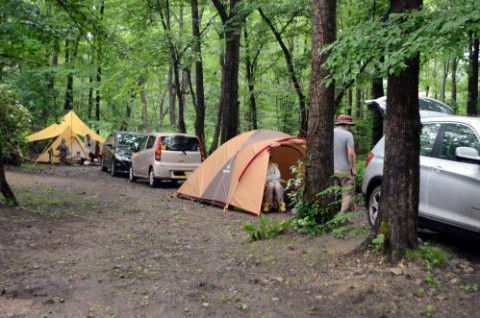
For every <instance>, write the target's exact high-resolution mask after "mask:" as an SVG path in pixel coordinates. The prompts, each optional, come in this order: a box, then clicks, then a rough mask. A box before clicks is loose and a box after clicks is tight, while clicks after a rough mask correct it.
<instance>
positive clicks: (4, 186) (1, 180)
mask: <svg viewBox="0 0 480 318" xmlns="http://www.w3.org/2000/svg"><path fill="white" fill-rule="evenodd" d="M0 192H2V194H3V196H4V197H5V200H6V202H7V205H14V206H17V205H18V201H17V198H15V194H14V193H13V191H12V189H11V188H10V185H9V184H8V182H7V178H6V177H5V167H4V166H3V152H2V147H0Z"/></svg>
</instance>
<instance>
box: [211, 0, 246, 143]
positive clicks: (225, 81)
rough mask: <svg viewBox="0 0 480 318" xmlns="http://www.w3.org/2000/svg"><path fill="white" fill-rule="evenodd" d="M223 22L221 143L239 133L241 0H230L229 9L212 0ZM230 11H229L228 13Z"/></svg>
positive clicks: (218, 1)
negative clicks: (223, 58)
mask: <svg viewBox="0 0 480 318" xmlns="http://www.w3.org/2000/svg"><path fill="white" fill-rule="evenodd" d="M212 2H213V5H214V6H215V8H216V9H217V11H218V13H219V15H220V18H221V20H222V24H223V32H224V34H225V35H224V38H225V61H224V63H223V68H224V72H225V73H224V76H223V77H222V95H221V99H220V104H221V106H222V127H221V138H220V140H221V143H224V142H226V141H228V140H229V139H231V138H233V137H235V136H236V135H237V134H238V122H239V105H240V102H239V100H238V71H239V64H240V34H241V23H242V22H243V19H244V17H243V15H242V14H239V12H238V11H237V9H238V4H239V3H240V2H241V0H229V6H228V10H227V8H226V7H225V6H224V5H223V4H222V2H221V1H220V0H212ZM227 12H228V13H227Z"/></svg>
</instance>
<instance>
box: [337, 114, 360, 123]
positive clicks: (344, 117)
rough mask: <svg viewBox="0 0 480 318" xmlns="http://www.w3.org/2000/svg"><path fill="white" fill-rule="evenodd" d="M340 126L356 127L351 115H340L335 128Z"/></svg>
mask: <svg viewBox="0 0 480 318" xmlns="http://www.w3.org/2000/svg"><path fill="white" fill-rule="evenodd" d="M338 125H351V126H354V125H355V124H354V123H353V121H352V116H349V115H340V116H338V117H337V122H336V123H335V126H338Z"/></svg>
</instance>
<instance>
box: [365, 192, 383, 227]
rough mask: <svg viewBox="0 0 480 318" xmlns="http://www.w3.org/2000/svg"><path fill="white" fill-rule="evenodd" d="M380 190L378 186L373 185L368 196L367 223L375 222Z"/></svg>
mask: <svg viewBox="0 0 480 318" xmlns="http://www.w3.org/2000/svg"><path fill="white" fill-rule="evenodd" d="M380 190H381V187H380V186H378V187H375V189H373V191H372V193H370V197H369V198H368V211H367V213H368V223H369V224H370V225H371V226H374V225H375V223H376V222H377V217H378V208H379V207H380Z"/></svg>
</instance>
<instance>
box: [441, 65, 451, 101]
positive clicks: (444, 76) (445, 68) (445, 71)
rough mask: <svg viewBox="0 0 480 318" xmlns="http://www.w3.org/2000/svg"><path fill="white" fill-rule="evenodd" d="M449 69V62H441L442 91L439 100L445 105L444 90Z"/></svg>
mask: <svg viewBox="0 0 480 318" xmlns="http://www.w3.org/2000/svg"><path fill="white" fill-rule="evenodd" d="M449 68H450V60H446V61H444V62H443V76H442V91H441V92H440V100H441V101H442V102H444V103H445V90H446V87H447V78H448V69H449Z"/></svg>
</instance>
